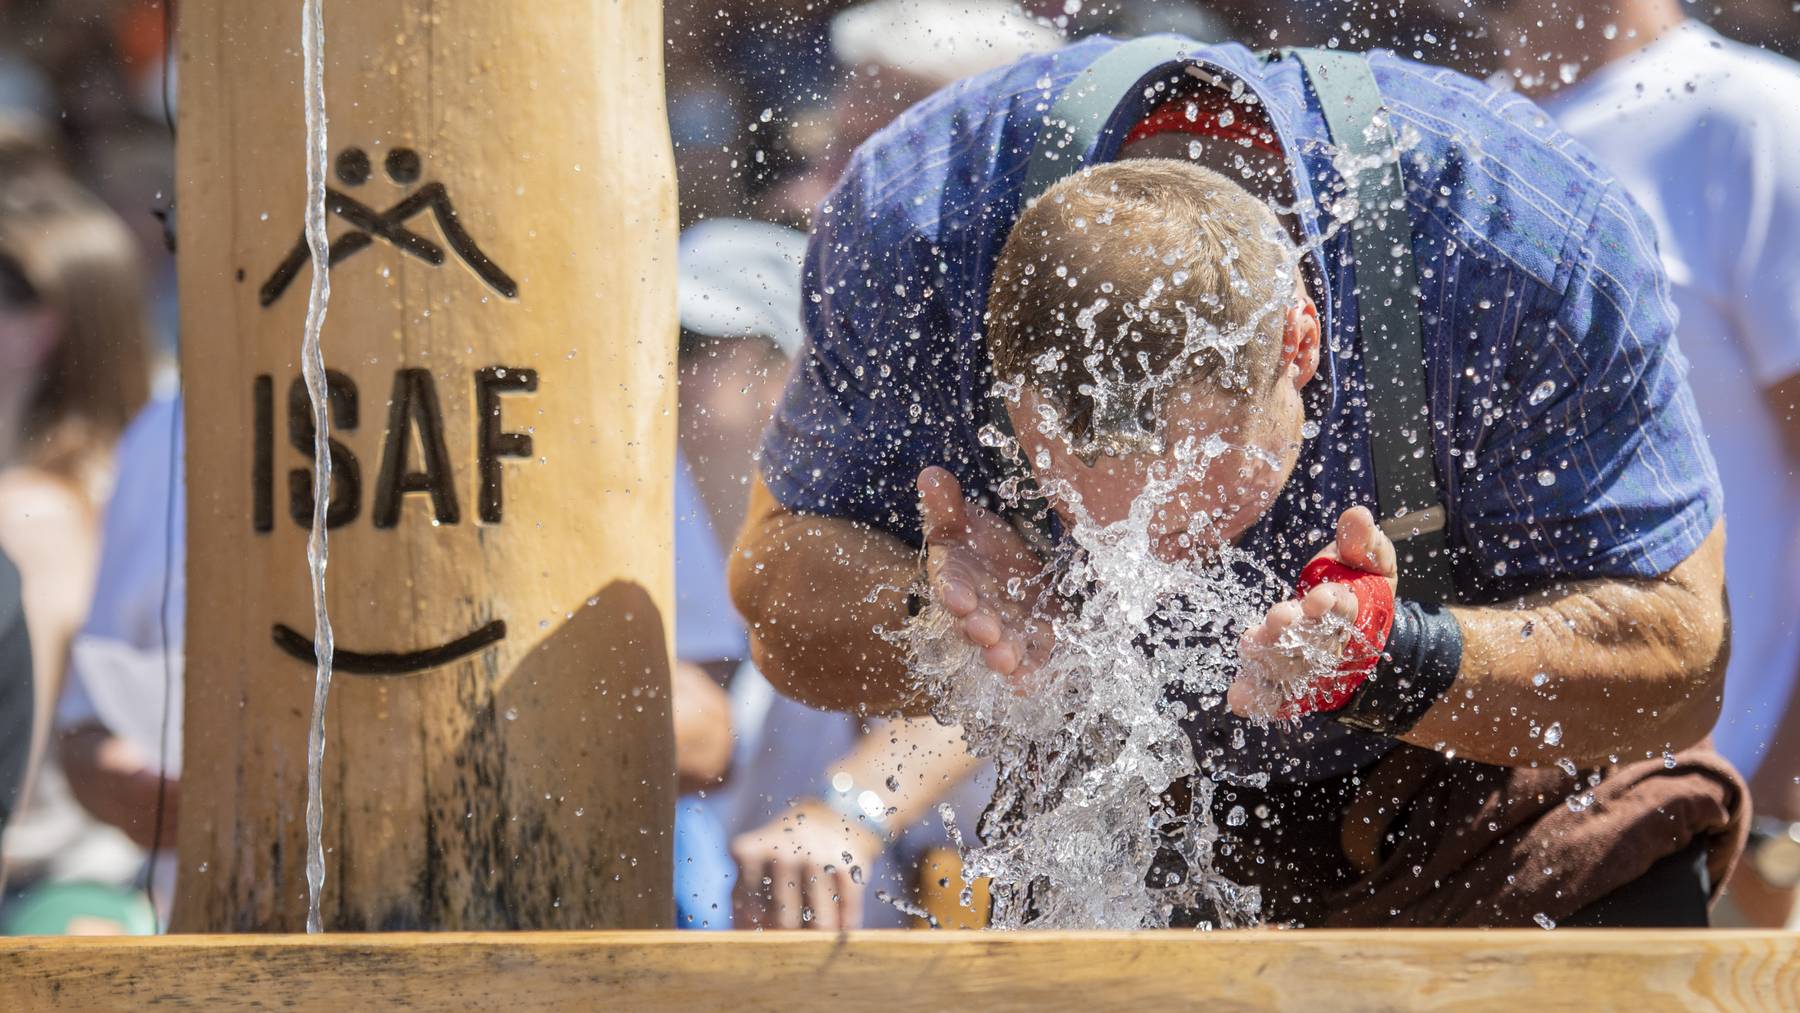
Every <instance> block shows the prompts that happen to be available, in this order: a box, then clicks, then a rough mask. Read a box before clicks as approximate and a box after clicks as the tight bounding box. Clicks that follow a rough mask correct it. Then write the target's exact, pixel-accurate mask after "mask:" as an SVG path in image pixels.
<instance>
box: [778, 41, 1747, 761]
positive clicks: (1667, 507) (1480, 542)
mask: <svg viewBox="0 0 1800 1013" xmlns="http://www.w3.org/2000/svg"><path fill="white" fill-rule="evenodd" d="M1115 45H1118V42H1117V41H1115V40H1112V39H1106V38H1096V39H1091V40H1088V41H1085V42H1082V43H1079V44H1077V45H1074V46H1070V47H1068V48H1066V49H1063V50H1060V51H1058V52H1055V53H1049V54H1043V55H1038V56H1032V57H1027V58H1026V59H1024V60H1022V61H1020V62H1018V63H1016V64H1013V65H1012V66H1010V67H1006V68H1002V69H1000V70H998V71H994V72H991V73H988V74H984V75H982V76H979V77H976V78H971V79H969V80H966V81H962V82H959V83H957V84H955V85H952V86H950V87H949V88H946V89H944V90H943V91H940V92H939V93H937V94H936V95H934V96H932V97H931V98H929V99H926V100H925V101H924V102H921V103H920V104H918V105H917V106H914V107H913V108H912V109H911V110H909V111H908V112H907V113H905V114H904V115H903V116H901V117H900V118H899V119H898V120H896V121H895V122H894V123H892V124H890V125H889V126H888V127H887V128H885V129H884V130H882V131H881V132H880V133H878V134H876V135H875V136H874V137H872V138H871V139H870V140H869V141H868V142H867V143H865V144H864V145H863V146H862V147H861V148H860V149H859V150H858V151H857V153H856V155H855V157H854V158H853V159H852V160H851V163H850V166H849V167H848V169H847V170H846V171H845V174H844V177H843V179H842V180H841V181H840V182H839V184H838V186H837V188H836V189H835V190H834V191H833V192H832V193H831V195H830V196H829V197H827V198H826V200H825V202H824V204H823V205H822V206H821V208H820V210H819V214H818V216H817V224H816V226H815V229H814V233H813V239H812V243H811V246H810V247H809V250H808V256H807V263H806V276H805V295H804V298H805V303H804V305H803V309H804V311H805V314H806V325H807V331H808V337H809V344H808V347H807V349H806V351H805V352H804V354H803V356H802V359H801V362H800V364H799V366H798V368H797V369H796V371H795V374H794V376H793V378H792V380H791V382H790V383H789V385H788V388H787V391H786V395H785V397H784V400H783V403H782V406H781V409H780V411H779V412H778V414H777V416H776V418H775V420H774V422H773V423H772V424H771V426H770V429H769V431H768V433H767V435H766V437H765V440H764V444H763V475H764V479H765V481H766V482H767V483H768V486H769V489H770V490H771V492H772V493H773V494H774V495H775V497H776V499H778V500H779V501H780V502H781V503H782V504H783V505H784V506H786V507H788V508H789V509H793V510H800V511H807V512H812V513H820V514H826V515H831V516H839V517H847V518H852V519H856V520H860V521H865V522H868V523H870V524H873V525H875V526H877V527H880V528H883V529H885V530H888V531H890V532H892V533H894V534H895V535H898V536H900V537H901V538H904V539H907V540H910V541H915V542H916V541H917V539H918V537H919V518H918V509H917V504H916V502H915V500H914V496H915V494H914V491H913V479H914V478H915V476H917V474H918V473H919V471H920V470H921V469H922V468H924V467H925V466H927V465H932V464H938V465H943V466H945V467H947V468H949V469H950V470H951V471H952V472H954V473H955V474H956V475H957V477H958V479H959V480H961V481H962V483H963V484H964V486H965V488H967V489H970V490H974V491H981V490H991V488H992V486H993V484H994V482H995V476H993V475H992V474H990V473H989V472H988V468H987V465H986V462H985V460H984V457H983V454H982V452H981V448H980V446H979V442H978V438H977V433H978V431H979V429H980V427H981V425H982V424H983V422H984V421H985V417H984V415H983V411H984V398H985V396H986V392H987V389H988V386H989V384H990V382H991V377H990V374H989V364H988V358H987V352H986V349H985V347H984V345H983V343H982V339H981V334H980V322H981V316H982V312H983V310H984V308H985V306H986V301H987V289H988V284H989V280H990V277H991V275H992V272H993V268H994V263H995V260H996V259H997V257H998V254H999V251H1000V247H1001V245H1002V244H1003V243H1004V241H1005V239H1006V235H1007V232H1008V230H1009V229H1010V228H1011V226H1012V223H1013V221H1014V220H1015V218H1016V217H1017V215H1018V212H1019V210H1020V185H1021V183H1022V181H1023V178H1024V175H1025V167H1026V163H1027V161H1028V159H1029V157H1030V155H1031V150H1032V146H1033V143H1034V141H1035V140H1036V137H1037V134H1038V132H1039V131H1040V129H1041V128H1042V125H1043V121H1044V117H1045V114H1046V113H1047V112H1048V110H1049V109H1050V107H1051V105H1052V103H1053V102H1054V101H1055V99H1056V96H1057V95H1058V94H1059V93H1060V91H1061V89H1062V87H1063V86H1064V85H1066V84H1067V83H1068V82H1069V81H1070V80H1071V79H1072V78H1073V77H1074V76H1075V75H1076V74H1077V73H1079V72H1080V71H1081V70H1082V69H1083V68H1085V67H1086V66H1087V65H1088V64H1089V63H1091V62H1093V61H1094V60H1095V59H1096V58H1098V57H1099V56H1100V55H1101V54H1102V53H1104V52H1106V51H1107V50H1108V49H1110V48H1111V47H1113V46H1115ZM1191 52H1192V54H1193V59H1194V60H1195V61H1198V62H1201V63H1205V64H1209V65H1211V66H1212V67H1213V68H1215V69H1217V70H1220V71H1223V72H1224V73H1225V74H1227V75H1228V76H1229V77H1232V78H1236V79H1237V80H1239V81H1241V82H1243V84H1244V85H1245V87H1246V88H1247V89H1248V90H1249V91H1251V92H1252V93H1254V94H1255V95H1256V96H1257V97H1258V98H1259V100H1260V101H1261V103H1262V104H1263V106H1264V107H1265V109H1266V111H1267V113H1268V116H1269V119H1270V122H1271V124H1272V126H1273V127H1274V129H1275V131H1276V134H1277V136H1278V138H1279V140H1280V142H1281V146H1282V148H1283V150H1285V151H1286V152H1287V153H1288V155H1289V161H1290V163H1291V169H1292V183H1293V187H1294V191H1295V193H1296V195H1297V196H1298V198H1299V202H1298V203H1299V207H1300V214H1299V218H1300V225H1301V227H1302V228H1303V229H1304V231H1305V232H1306V234H1307V235H1308V237H1309V238H1312V239H1315V240H1316V239H1317V237H1318V236H1320V235H1321V234H1323V232H1324V230H1325V229H1326V227H1327V226H1328V225H1330V224H1332V219H1331V218H1330V216H1329V215H1328V214H1327V212H1326V211H1325V210H1324V208H1322V207H1321V204H1324V205H1326V206H1329V204H1330V202H1331V200H1333V199H1335V197H1336V195H1337V194H1338V193H1339V192H1340V191H1341V188H1342V181H1341V180H1340V179H1339V177H1338V174H1337V172H1336V170H1335V169H1334V168H1333V167H1332V165H1331V156H1332V154H1333V148H1332V146H1331V145H1330V141H1329V138H1330V134H1329V131H1328V130H1327V129H1326V126H1325V123H1324V120H1323V118H1322V116H1321V114H1320V111H1319V107H1318V102H1317V99H1316V97H1315V96H1314V95H1313V94H1312V93H1311V91H1310V90H1309V89H1308V88H1307V87H1306V83H1305V79H1304V77H1303V74H1302V72H1301V69H1300V67H1299V66H1298V64H1297V63H1295V62H1294V61H1291V60H1282V61H1275V62H1265V61H1263V60H1262V59H1261V58H1260V57H1258V56H1257V55H1255V54H1253V53H1251V52H1250V51H1249V50H1247V49H1245V48H1243V47H1241V46H1236V45H1226V46H1205V45H1200V44H1198V43H1196V44H1194V46H1193V48H1192V50H1191ZM1369 62H1370V65H1371V67H1372V69H1373V71H1374V75H1375V79H1376V83H1377V86H1378V87H1379V89H1380V91H1381V94H1382V99H1383V105H1384V107H1385V108H1386V109H1387V110H1388V112H1389V115H1390V117H1391V122H1392V126H1393V129H1394V131H1395V133H1396V135H1397V136H1399V138H1400V142H1401V148H1402V149H1403V153H1402V155H1401V162H1402V171H1403V176H1404V185H1405V190H1406V196H1407V203H1408V211H1409V212H1410V215H1411V219H1412V229H1413V235H1412V246H1413V255H1414V258H1415V260H1416V262H1417V266H1418V274H1419V285H1420V294H1419V310H1420V314H1421V316H1422V319H1423V326H1424V336H1423V337H1424V347H1425V354H1426V359H1427V361H1428V363H1429V369H1428V372H1427V389H1428V394H1429V397H1430V402H1431V414H1432V419H1433V430H1434V432H1433V440H1432V446H1431V452H1432V453H1433V454H1434V455H1435V456H1436V464H1437V470H1438V474H1439V476H1440V477H1441V482H1442V488H1443V492H1444V495H1445V497H1446V500H1447V502H1446V506H1447V508H1448V512H1449V525H1450V528H1449V538H1450V542H1451V545H1452V546H1453V548H1454V549H1455V550H1456V552H1455V556H1456V561H1455V570H1456V576H1457V582H1458V585H1459V588H1460V589H1461V591H1462V593H1463V594H1464V595H1465V597H1471V598H1485V599H1499V598H1504V597H1510V596H1513V595H1516V594H1518V593H1520V592H1522V591H1524V590H1526V589H1528V588H1531V587H1534V586H1543V585H1544V584H1547V583H1549V582H1551V581H1553V580H1556V579H1559V578H1562V579H1580V578H1589V577H1650V576H1656V575H1659V574H1662V573H1665V572H1667V571H1668V570H1669V569H1671V568H1673V567H1674V566H1675V565H1676V564H1677V563H1679V562H1681V561H1682V560H1683V559H1685V558H1687V556H1688V555H1690V554H1691V553H1692V552H1693V551H1694V550H1695V549H1696V548H1698V547H1699V545H1700V543H1701V542H1702V540H1704V539H1705V537H1706V536H1707V534H1708V533H1709V532H1710V531H1711V529H1712V527H1713V525H1714V523H1715V522H1716V521H1717V520H1718V518H1719V516H1720V511H1721V505H1720V494H1719V489H1718V481H1717V478H1716V475H1715V470H1714V466H1713V462H1712V458H1711V456H1710V455H1709V453H1708V451H1707V449H1706V445H1705V442H1704V440H1703V439H1702V435H1701V429H1700V424H1699V422H1698V419H1697V417H1696V415H1695V410H1694V405H1693V400H1692V396H1691V394H1690V393H1689V391H1688V388H1687V383H1686V374H1687V368H1688V367H1687V363H1686V361H1685V360H1684V359H1683V358H1682V356H1681V354H1680V352H1679V350H1678V349H1677V348H1676V344H1675V340H1674V333H1673V328H1674V322H1675V321H1674V309H1673V307H1672V304H1671V302H1670V299H1669V292H1668V285H1667V281H1666V279H1665V278H1664V276H1663V273H1662V268H1661V266H1660V264H1659V260H1658V257H1657V254H1656V247H1655V239H1654V233H1653V230H1652V228H1651V226H1650V224H1649V223H1648V221H1647V220H1646V219H1645V218H1644V216H1643V214H1642V213H1641V212H1640V211H1639V210H1638V208H1637V207H1636V205H1635V204H1633V203H1632V201H1631V198H1630V197H1628V196H1627V195H1626V194H1625V192H1624V191H1623V189H1621V188H1620V186H1619V185H1618V184H1617V183H1616V182H1613V181H1612V180H1611V178H1610V177H1609V176H1608V175H1607V174H1606V173H1604V172H1602V171H1601V170H1600V169H1598V168H1597V167H1596V166H1595V164H1594V163H1593V161H1592V160H1591V159H1590V158H1589V157H1588V155H1587V154H1586V152H1585V151H1583V150H1582V149H1581V147H1580V146H1579V145H1578V144H1576V143H1575V142H1574V141H1572V140H1571V139H1569V138H1568V137H1567V136H1565V135H1564V134H1562V133H1560V132H1559V131H1558V130H1557V129H1556V128H1555V126H1554V125H1553V124H1552V123H1551V121H1550V119H1549V118H1548V117H1547V116H1546V115H1545V114H1544V113H1543V112H1542V111H1541V110H1539V109H1538V108H1537V107H1536V106H1535V105H1533V104H1531V103H1530V102H1529V101H1527V100H1526V99H1524V98H1522V97H1519V96H1516V95H1513V94H1510V93H1506V92H1499V91H1495V90H1493V89H1491V88H1489V87H1487V86H1486V85H1483V84H1480V83H1478V82H1475V81H1472V80H1470V79H1468V78H1466V77H1463V76H1461V75H1458V74H1456V73H1454V72H1451V71H1448V70H1443V69H1440V68H1436V67H1431V66H1427V65H1423V64H1418V63H1412V62H1409V61H1406V60H1403V59H1401V58H1399V57H1396V56H1394V55H1393V54H1391V53H1385V52H1381V53H1373V54H1371V55H1370V57H1369ZM1131 101H1133V102H1137V103H1142V104H1143V105H1144V108H1143V109H1141V110H1126V111H1125V112H1127V113H1129V115H1125V116H1122V117H1119V118H1117V120H1116V122H1122V123H1125V124H1127V126H1129V125H1130V124H1134V123H1136V122H1137V121H1138V120H1139V119H1141V117H1142V114H1143V113H1146V112H1148V111H1149V108H1150V102H1151V100H1150V99H1149V98H1141V97H1134V98H1133V99H1132V100H1131ZM1121 141H1122V138H1121V137H1120V136H1118V135H1117V134H1115V135H1113V136H1103V137H1102V138H1101V139H1100V140H1099V142H1098V144H1097V145H1096V150H1094V151H1091V152H1087V153H1085V158H1086V160H1087V161H1090V162H1102V161H1107V160H1110V159H1112V158H1113V157H1115V155H1116V154H1117V151H1118V148H1119V146H1120V144H1121ZM1348 233H1349V230H1348V229H1339V230H1337V231H1336V232H1335V234H1334V235H1332V238H1330V239H1327V240H1325V241H1324V242H1323V244H1322V246H1321V247H1320V248H1319V249H1317V250H1316V251H1315V252H1314V253H1313V254H1312V256H1313V258H1314V263H1315V266H1316V267H1317V268H1318V271H1319V273H1320V275H1321V284H1320V285H1319V286H1318V288H1316V289H1315V293H1314V294H1315V296H1316V297H1317V298H1318V302H1319V308H1320V315H1321V319H1322V320H1323V321H1324V323H1325V345H1326V348H1325V354H1324V360H1325V361H1324V363H1323V365H1322V368H1321V370H1320V372H1319V375H1318V377H1316V378H1315V379H1314V381H1313V382H1312V383H1311V384H1309V385H1308V389H1307V398H1308V402H1309V403H1308V416H1309V418H1311V419H1313V420H1315V421H1317V422H1318V423H1319V424H1320V434H1319V435H1318V436H1317V437H1314V438H1313V439H1310V440H1308V441H1307V443H1306V445H1305V446H1304V447H1303V449H1302V451H1301V454H1300V463H1299V465H1298V467H1296V469H1295V472H1294V475H1293V478H1292V479H1291V480H1290V481H1289V482H1288V485H1287V486H1286V487H1285V489H1284V490H1283V492H1282V495H1281V496H1280V497H1279V498H1278V500H1277V502H1276V504H1275V505H1274V506H1273V508H1272V509H1271V510H1270V511H1269V512H1268V513H1267V514H1266V515H1265V516H1264V518H1263V519H1262V520H1261V521H1260V522H1259V523H1258V524H1257V525H1256V526H1255V527H1254V528H1253V529H1252V530H1251V531H1250V532H1249V534H1248V535H1247V537H1246V538H1245V539H1244V541H1243V543H1242V544H1243V545H1244V546H1245V547H1246V548H1248V549H1249V550H1250V551H1252V552H1253V553H1256V554H1257V555H1259V556H1262V557H1263V558H1264V559H1265V560H1266V561H1267V562H1268V563H1269V564H1270V565H1272V566H1273V567H1274V569H1275V570H1276V572H1278V573H1281V574H1283V575H1284V576H1285V577H1287V578H1289V579H1290V580H1291V579H1292V578H1293V577H1294V576H1296V575H1297V574H1298V572H1299V569H1300V567H1301V566H1302V565H1303V564H1304V563H1305V561H1306V560H1307V559H1308V558H1309V557H1310V556H1311V555H1312V553H1314V552H1315V551H1317V549H1318V548H1320V547H1321V546H1322V544H1323V543H1324V542H1325V541H1326V540H1327V539H1328V538H1329V534H1328V532H1329V531H1330V529H1331V528H1332V526H1333V523H1334V522H1335V520H1336V518H1337V516H1338V515H1339V514H1340V513H1341V512H1342V511H1344V510H1345V509H1348V508H1349V507H1350V506H1353V505H1356V504H1358V503H1362V504H1370V505H1373V503H1374V487H1373V480H1372V469H1371V467H1370V449H1369V436H1368V427H1367V423H1366V421H1365V418H1364V412H1363V407H1362V401H1361V397H1362V395H1361V390H1362V364H1361V361H1360V358H1359V356H1358V354H1357V348H1358V333H1357V332H1358V324H1357V306H1356V292H1355V287H1354V267H1353V265H1352V262H1351V258H1350V256H1349V250H1348V242H1349V236H1348ZM1295 736H1298V738H1295ZM1251 738H1252V739H1255V738H1257V737H1256V736H1255V735H1254V734H1253V735H1252V736H1251ZM1272 739H1274V740H1276V741H1268V742H1264V743H1262V745H1260V746H1258V745H1255V744H1253V745H1252V746H1251V748H1250V751H1251V752H1252V753H1258V752H1261V751H1262V750H1263V749H1268V750H1272V751H1273V752H1274V753H1275V754H1276V755H1280V756H1301V757H1303V758H1304V759H1306V760H1307V761H1308V766H1309V767H1310V771H1311V772H1310V773H1305V772H1302V774H1303V776H1322V775H1323V774H1324V773H1326V772H1328V771H1331V770H1342V769H1348V768H1350V767H1354V766H1357V765H1359V764H1361V763H1363V762H1367V760H1369V759H1370V758H1372V757H1373V756H1375V755H1379V753H1380V751H1381V750H1382V749H1384V748H1386V743H1385V740H1375V739H1372V738H1369V737H1365V736H1360V735H1356V734H1354V733H1349V732H1347V731H1345V730H1343V729H1339V728H1338V727H1337V726H1335V725H1328V724H1325V723H1323V722H1321V721H1317V720H1315V721H1312V722H1309V723H1307V724H1305V725H1303V726H1302V728H1301V729H1300V730H1299V731H1298V732H1297V733H1290V734H1275V735H1273V736H1272ZM1277 773H1278V774H1279V773H1281V771H1280V770H1278V771H1277ZM1289 773H1290V774H1291V773H1293V771H1289Z"/></svg>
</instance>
